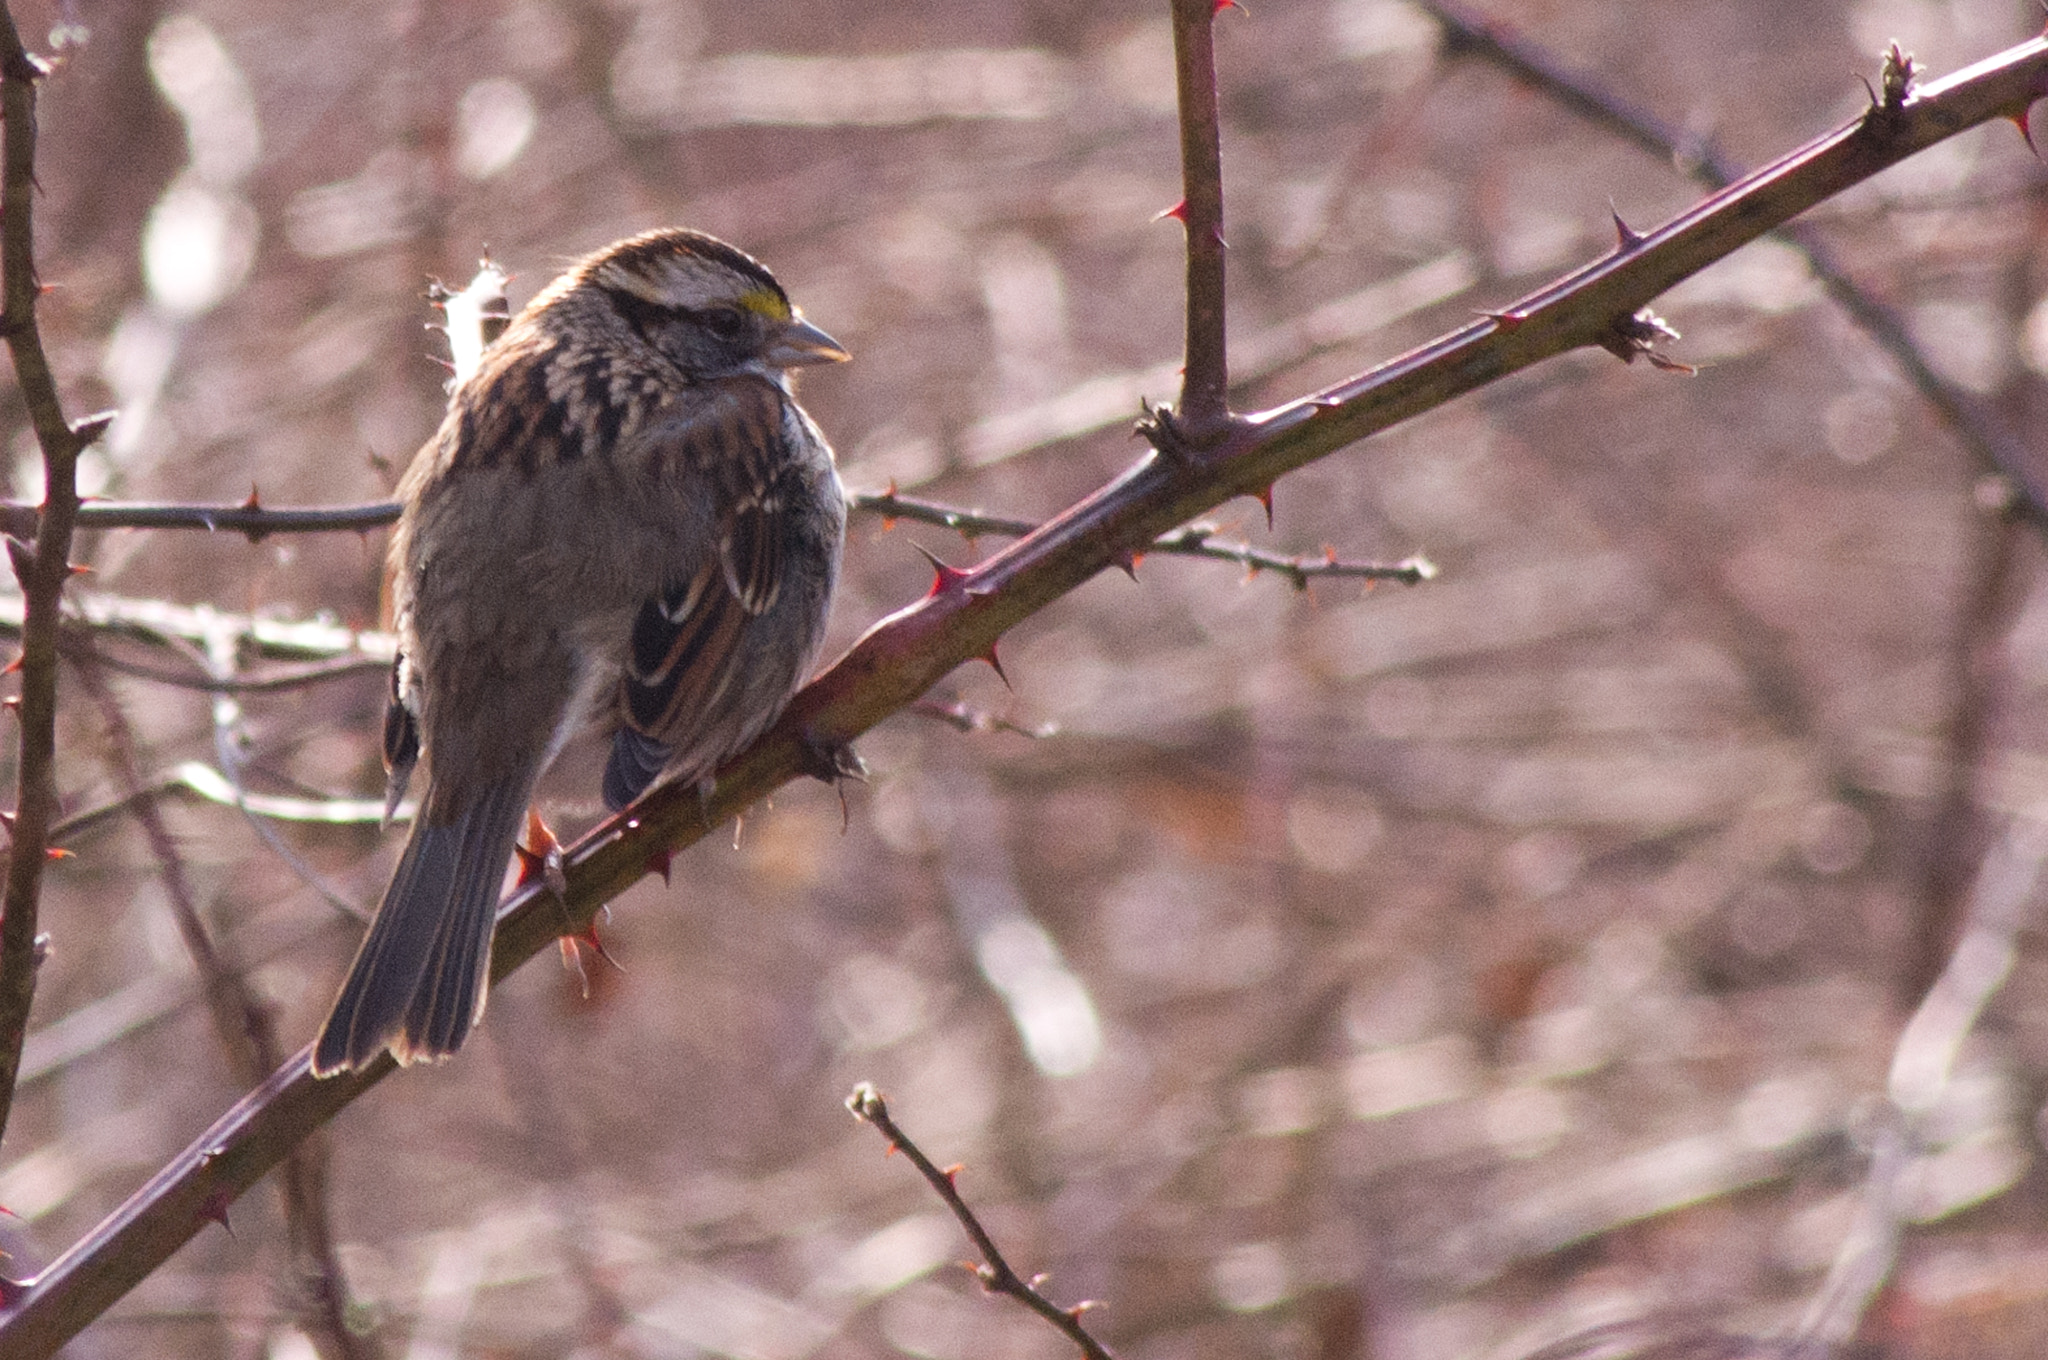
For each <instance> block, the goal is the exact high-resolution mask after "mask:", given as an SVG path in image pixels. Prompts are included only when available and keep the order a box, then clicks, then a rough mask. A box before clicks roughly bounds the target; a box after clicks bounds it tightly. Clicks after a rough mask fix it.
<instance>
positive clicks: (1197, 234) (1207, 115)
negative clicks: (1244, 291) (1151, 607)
mask: <svg viewBox="0 0 2048 1360" xmlns="http://www.w3.org/2000/svg"><path fill="white" fill-rule="evenodd" d="M1220 8H1221V7H1220V6H1219V5H1217V3H1216V0H1173V67H1174V79H1175V82H1176V84H1177V86H1178V88H1179V91H1180V171H1181V201H1180V202H1179V203H1178V204H1176V205H1175V206H1174V207H1172V208H1170V209H1168V213H1167V215H1168V216H1171V217H1176V218H1178V219H1179V220H1180V223H1181V225H1182V226H1183V227H1185V228H1186V229H1187V257H1188V266H1187V280H1188V281H1187V311H1188V315H1187V347H1186V355H1185V366H1184V368H1183V370H1182V375H1181V388H1180V408H1179V410H1177V411H1176V412H1174V414H1173V417H1172V420H1171V421H1170V422H1164V421H1162V425H1163V427H1164V429H1166V430H1171V431H1176V438H1177V440H1181V441H1185V442H1186V443H1188V444H1189V445H1192V446H1193V447H1195V448H1198V449H1199V448H1203V447H1206V446H1207V445H1208V444H1209V443H1210V442H1211V441H1212V440H1214V439H1216V438H1218V437H1220V436H1221V435H1222V434H1223V432H1224V426H1225V425H1226V424H1227V422H1228V420H1229V416H1230V397H1229V392H1228V387H1229V383H1230V370H1229V365H1228V361H1227V358H1226V354H1225V350H1224V335H1223V249H1224V247H1223V152H1222V140H1221V136H1222V134H1221V120H1220V118H1219V116H1218V114H1217V108H1216V41H1215V28H1216V15H1217V13H1218V12H1219V10H1220Z"/></svg>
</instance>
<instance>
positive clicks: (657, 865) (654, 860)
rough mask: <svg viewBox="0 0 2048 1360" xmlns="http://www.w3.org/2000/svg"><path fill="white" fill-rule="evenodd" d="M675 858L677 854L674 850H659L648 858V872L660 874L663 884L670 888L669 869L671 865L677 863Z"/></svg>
mask: <svg viewBox="0 0 2048 1360" xmlns="http://www.w3.org/2000/svg"><path fill="white" fill-rule="evenodd" d="M675 858H676V852H675V851H673V850H669V849H666V848H664V849H660V850H657V851H655V852H654V853H653V854H651V855H649V856H648V857H647V865H646V868H647V872H648V873H650V874H660V875H661V881H662V884H663V885H664V886H670V884H669V877H668V868H669V865H671V864H673V863H674V862H675Z"/></svg>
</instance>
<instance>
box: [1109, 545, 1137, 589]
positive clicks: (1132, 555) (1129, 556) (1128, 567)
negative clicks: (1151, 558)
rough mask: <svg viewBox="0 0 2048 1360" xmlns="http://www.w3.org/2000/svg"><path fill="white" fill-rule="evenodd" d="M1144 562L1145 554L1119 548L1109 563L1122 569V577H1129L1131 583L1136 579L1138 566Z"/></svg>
mask: <svg viewBox="0 0 2048 1360" xmlns="http://www.w3.org/2000/svg"><path fill="white" fill-rule="evenodd" d="M1144 560H1145V554H1143V553H1141V552H1132V551H1131V550H1130V549H1129V548H1119V549H1118V550H1117V553H1116V556H1114V557H1112V558H1110V561H1112V562H1114V563H1116V564H1117V566H1118V567H1120V568H1122V570H1123V573H1124V575H1126V576H1128V577H1130V578H1131V579H1132V580H1133V581H1135V580H1137V579H1138V564H1139V563H1140V562H1142V561H1144Z"/></svg>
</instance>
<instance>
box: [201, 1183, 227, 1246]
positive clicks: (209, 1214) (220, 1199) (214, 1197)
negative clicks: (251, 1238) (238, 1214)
mask: <svg viewBox="0 0 2048 1360" xmlns="http://www.w3.org/2000/svg"><path fill="white" fill-rule="evenodd" d="M234 1201H235V1197H234V1196H233V1195H231V1194H229V1193H228V1192H227V1191H226V1190H225V1189H221V1190H215V1191H213V1192H212V1193H211V1194H209V1195H207V1197H206V1199H205V1201H204V1202H203V1203H201V1204H200V1206H199V1216H200V1217H201V1218H203V1219H205V1220H206V1221H207V1222H209V1223H218V1224H220V1225H221V1227H223V1228H225V1229H227V1232H228V1236H229V1237H233V1236H234V1235H235V1225H234V1224H232V1223H230V1222H228V1205H230V1204H232V1203H234Z"/></svg>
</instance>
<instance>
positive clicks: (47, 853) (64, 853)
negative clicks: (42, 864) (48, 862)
mask: <svg viewBox="0 0 2048 1360" xmlns="http://www.w3.org/2000/svg"><path fill="white" fill-rule="evenodd" d="M43 858H44V859H72V858H75V856H73V855H72V853H71V852H70V851H69V850H66V849H65V848H64V847H62V846H60V845H53V846H51V847H49V848H48V849H47V850H44V851H43Z"/></svg>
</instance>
